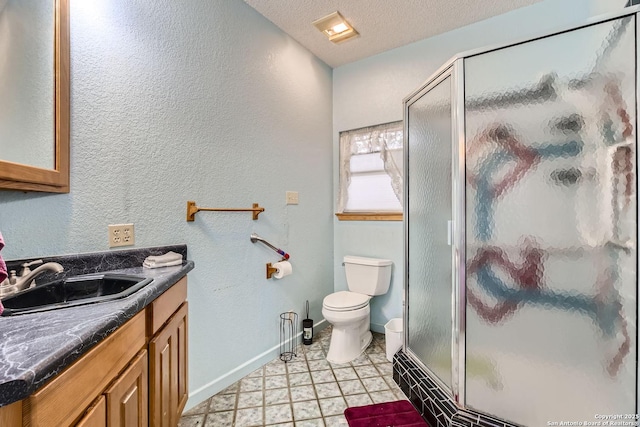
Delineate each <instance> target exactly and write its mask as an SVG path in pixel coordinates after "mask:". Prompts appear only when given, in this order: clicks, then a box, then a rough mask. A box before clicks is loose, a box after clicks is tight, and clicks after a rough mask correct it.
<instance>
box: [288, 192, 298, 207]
mask: <svg viewBox="0 0 640 427" xmlns="http://www.w3.org/2000/svg"><path fill="white" fill-rule="evenodd" d="M287 204H288V205H297V204H298V192H297V191H287Z"/></svg>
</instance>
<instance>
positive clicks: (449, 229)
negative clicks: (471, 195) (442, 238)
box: [447, 220, 453, 246]
mask: <svg viewBox="0 0 640 427" xmlns="http://www.w3.org/2000/svg"><path fill="white" fill-rule="evenodd" d="M447 244H448V245H449V246H452V245H453V221H451V220H449V221H447Z"/></svg>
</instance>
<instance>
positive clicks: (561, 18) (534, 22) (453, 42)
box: [333, 0, 626, 332]
mask: <svg viewBox="0 0 640 427" xmlns="http://www.w3.org/2000/svg"><path fill="white" fill-rule="evenodd" d="M625 4H626V0H615V1H613V0H545V1H542V2H540V3H536V4H534V5H532V6H528V7H525V8H522V9H517V10H515V11H512V12H509V13H506V14H504V15H500V16H497V17H494V18H491V19H487V20H485V21H481V22H478V23H475V24H472V25H468V26H466V27H463V28H460V29H458V30H455V31H451V32H448V33H445V34H441V35H438V36H435V37H431V38H428V39H425V40H421V41H418V42H416V43H412V44H410V45H407V46H403V47H400V48H397V49H393V50H390V51H387V52H384V53H381V54H379V55H375V56H372V57H369V58H366V59H363V60H361V61H358V62H354V63H351V64H347V65H343V66H341V67H338V68H335V69H334V70H333V143H334V150H333V176H334V194H337V191H338V190H337V188H338V182H339V178H338V173H339V166H338V160H339V140H338V136H339V132H341V131H344V130H349V129H356V128H360V127H365V126H371V125H375V124H380V123H387V122H392V121H396V120H402V115H403V111H402V100H403V99H404V98H405V97H406V96H407V95H409V94H410V93H411V92H413V91H414V90H415V89H417V88H418V87H419V86H420V85H421V84H422V83H423V82H424V81H426V80H427V78H428V77H429V76H430V75H431V74H432V73H433V72H435V71H436V70H437V69H438V68H439V67H441V66H442V65H443V64H444V63H445V62H447V61H448V60H449V59H450V58H451V57H452V56H454V55H455V54H456V53H458V52H463V51H467V50H470V49H476V48H481V47H484V46H489V45H493V44H504V43H508V42H510V41H513V40H515V39H525V38H529V37H533V36H536V35H539V34H543V33H546V32H549V31H552V30H555V29H563V28H566V27H568V26H571V25H574V24H578V23H581V22H584V21H585V20H586V19H588V18H589V17H591V16H594V15H596V14H601V13H605V12H611V11H615V10H619V9H621V8H622V7H623V6H624V5H625ZM334 211H335V200H334ZM403 234H404V229H403V224H402V223H401V222H354V221H342V222H341V221H338V220H337V219H334V239H335V245H334V251H335V259H334V267H335V289H336V290H345V289H347V284H346V280H345V277H344V270H343V268H342V267H341V263H342V258H343V257H344V255H363V256H375V257H380V258H389V259H391V260H393V261H394V273H393V278H392V284H391V288H390V290H389V292H388V293H387V294H386V295H384V296H380V297H375V298H374V299H373V301H372V303H371V323H372V325H371V327H372V329H374V330H377V331H380V332H383V331H384V324H385V323H386V322H387V321H388V320H389V319H391V318H393V317H401V316H402V297H403V282H404V238H403Z"/></svg>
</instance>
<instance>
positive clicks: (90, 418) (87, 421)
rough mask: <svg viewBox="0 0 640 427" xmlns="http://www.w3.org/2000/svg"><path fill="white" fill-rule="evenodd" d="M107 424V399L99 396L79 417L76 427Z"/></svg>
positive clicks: (93, 426) (95, 426)
mask: <svg viewBox="0 0 640 427" xmlns="http://www.w3.org/2000/svg"><path fill="white" fill-rule="evenodd" d="M106 426H107V401H106V399H105V398H104V396H100V397H99V398H98V400H96V401H95V402H94V403H93V405H92V406H91V407H90V408H89V409H88V410H87V413H86V414H84V416H83V417H82V418H81V419H80V421H79V422H78V424H76V427H106Z"/></svg>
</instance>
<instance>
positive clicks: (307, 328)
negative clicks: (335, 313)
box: [302, 301, 313, 345]
mask: <svg viewBox="0 0 640 427" xmlns="http://www.w3.org/2000/svg"><path fill="white" fill-rule="evenodd" d="M305 306H306V311H307V318H306V319H304V320H303V321H302V343H303V344H304V345H311V343H313V320H312V319H309V301H307V302H306V303H305Z"/></svg>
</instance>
